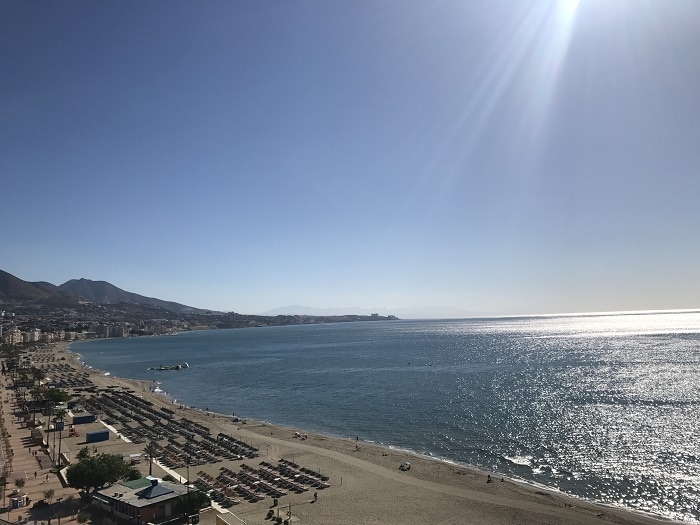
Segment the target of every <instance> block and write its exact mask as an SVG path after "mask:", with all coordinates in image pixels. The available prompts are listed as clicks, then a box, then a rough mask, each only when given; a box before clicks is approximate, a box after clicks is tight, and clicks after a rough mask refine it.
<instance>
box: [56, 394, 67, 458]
mask: <svg viewBox="0 0 700 525" xmlns="http://www.w3.org/2000/svg"><path fill="white" fill-rule="evenodd" d="M66 414H68V411H67V410H65V409H63V408H61V409H60V410H58V411H57V412H56V418H55V419H54V434H55V433H56V427H57V426H58V425H56V419H59V420H60V421H61V430H59V431H58V468H61V442H62V441H63V418H64V417H66Z"/></svg>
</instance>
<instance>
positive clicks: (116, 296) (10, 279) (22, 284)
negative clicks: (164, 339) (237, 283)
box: [0, 270, 211, 313]
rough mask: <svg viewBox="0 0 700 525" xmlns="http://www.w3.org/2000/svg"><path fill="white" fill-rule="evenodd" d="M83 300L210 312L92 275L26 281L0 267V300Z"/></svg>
mask: <svg viewBox="0 0 700 525" xmlns="http://www.w3.org/2000/svg"><path fill="white" fill-rule="evenodd" d="M81 301H83V302H84V301H90V302H96V303H101V304H112V305H113V304H120V303H131V304H139V305H149V306H155V307H158V308H162V309H164V310H167V311H170V312H174V313H196V312H209V311H211V310H202V309H200V308H194V307H192V306H187V305H184V304H180V303H176V302H174V301H164V300H162V299H157V298H155V297H146V296H143V295H140V294H137V293H133V292H127V291H126V290H122V289H121V288H118V287H116V286H114V285H113V284H111V283H108V282H107V281H93V280H91V279H85V278H80V279H71V280H69V281H66V282H65V283H63V284H61V285H59V286H56V285H54V284H52V283H49V282H45V281H38V282H30V281H24V280H22V279H20V278H19V277H16V276H14V275H12V274H11V273H8V272H6V271H4V270H0V303H7V304H10V305H11V304H15V303H25V302H30V303H40V304H57V303H65V304H66V305H76V304H79V303H80V302H81Z"/></svg>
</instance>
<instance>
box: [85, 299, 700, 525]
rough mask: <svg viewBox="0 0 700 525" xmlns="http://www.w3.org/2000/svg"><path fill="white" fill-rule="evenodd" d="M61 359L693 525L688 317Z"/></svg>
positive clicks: (289, 334) (695, 369) (697, 335)
mask: <svg viewBox="0 0 700 525" xmlns="http://www.w3.org/2000/svg"><path fill="white" fill-rule="evenodd" d="M73 350H75V351H77V352H79V353H80V354H81V355H82V356H83V359H84V362H85V363H86V364H88V365H90V366H93V367H95V368H99V369H102V370H105V371H109V372H110V373H111V374H113V375H117V376H122V377H129V378H134V379H147V380H157V381H160V382H162V388H163V389H164V390H165V391H166V392H168V393H169V394H170V395H171V396H173V397H174V398H176V399H177V400H178V401H179V402H182V403H184V404H187V405H193V406H196V407H198V408H207V409H209V410H212V411H216V412H221V413H225V414H231V413H234V412H235V414H236V415H237V416H241V417H250V418H253V419H258V420H264V421H269V422H272V423H279V424H283V425H289V426H293V427H297V428H303V429H307V430H310V431H317V432H321V433H326V434H333V435H337V436H343V437H352V438H354V437H355V436H359V437H360V438H361V439H364V440H369V441H374V442H377V443H382V444H385V445H388V446H392V447H398V448H404V449H409V450H412V451H415V452H419V453H423V454H428V455H431V456H434V457H438V458H443V459H446V460H449V461H454V462H458V463H463V464H469V465H474V466H478V467H481V468H483V469H487V470H489V471H496V472H498V473H502V474H504V475H507V476H511V477H517V478H520V479H523V480H526V481H529V482H533V483H538V484H541V485H546V486H548V487H554V488H558V489H560V490H562V491H564V492H566V493H568V494H571V495H574V496H579V497H582V498H586V499H591V500H595V501H598V502H604V503H609V504H614V505H621V506H625V507H628V508H631V509H635V510H640V511H648V512H652V513H657V514H663V515H665V516H668V517H672V518H676V519H684V520H688V521H693V520H695V521H700V312H686V313H646V314H633V315H630V314H625V315H590V316H557V317H529V318H522V317H520V318H498V319H475V320H447V321H397V322H364V323H348V324H333V325H311V326H287V327H271V328H249V329H239V330H218V331H206V332H190V333H183V334H179V335H175V336H165V337H151V338H130V339H119V340H115V339H112V340H106V341H99V342H87V343H81V344H79V345H74V346H73ZM182 362H187V363H189V365H190V368H189V369H187V370H182V371H172V372H158V371H149V370H147V369H148V368H149V367H154V366H155V367H157V366H159V365H161V364H165V365H172V364H177V363H182Z"/></svg>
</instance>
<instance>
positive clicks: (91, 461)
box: [66, 454, 133, 492]
mask: <svg viewBox="0 0 700 525" xmlns="http://www.w3.org/2000/svg"><path fill="white" fill-rule="evenodd" d="M132 470H133V469H132V468H131V467H129V465H127V464H126V463H124V460H123V459H122V458H121V456H116V455H114V454H98V455H97V456H87V457H83V458H81V459H80V460H79V461H78V462H77V463H75V464H73V465H71V466H70V467H68V470H67V471H66V478H67V481H68V486H70V487H73V488H74V489H81V490H84V491H85V492H90V491H91V490H92V489H94V490H98V489H101V488H102V487H104V486H105V485H108V484H112V483H115V482H116V481H119V480H120V479H128V478H129V477H130V476H132V475H133V472H132Z"/></svg>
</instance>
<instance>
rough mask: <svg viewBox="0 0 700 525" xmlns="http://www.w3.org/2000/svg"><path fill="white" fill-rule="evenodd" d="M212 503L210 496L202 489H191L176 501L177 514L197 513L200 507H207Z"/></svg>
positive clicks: (175, 510)
mask: <svg viewBox="0 0 700 525" xmlns="http://www.w3.org/2000/svg"><path fill="white" fill-rule="evenodd" d="M210 504H211V500H210V499H209V496H207V495H206V494H205V493H204V492H202V491H201V490H197V489H194V490H191V491H190V492H188V493H187V494H183V495H182V496H180V497H179V498H178V500H177V503H175V509H174V512H175V514H180V515H183V516H191V515H193V514H197V513H198V512H199V509H201V508H204V507H207V506H209V505H210Z"/></svg>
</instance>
